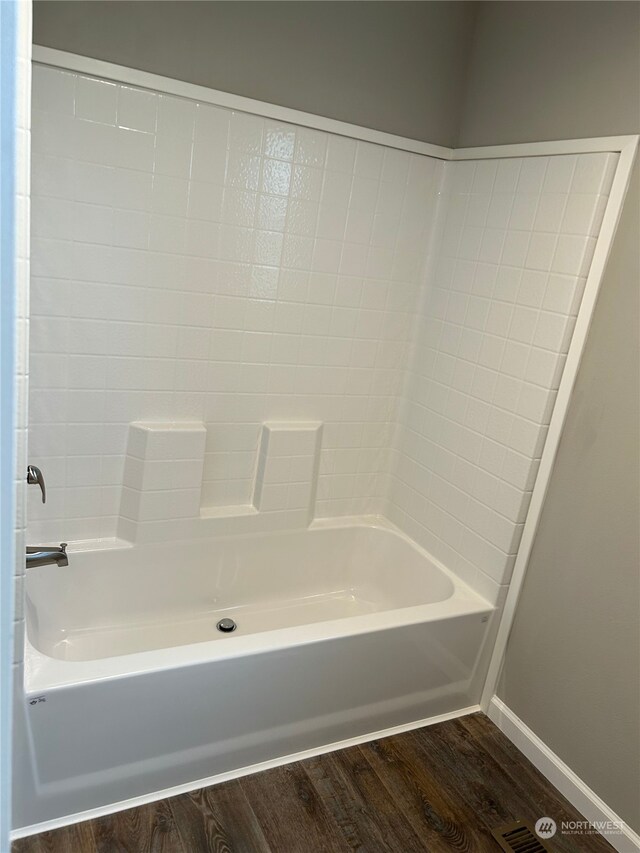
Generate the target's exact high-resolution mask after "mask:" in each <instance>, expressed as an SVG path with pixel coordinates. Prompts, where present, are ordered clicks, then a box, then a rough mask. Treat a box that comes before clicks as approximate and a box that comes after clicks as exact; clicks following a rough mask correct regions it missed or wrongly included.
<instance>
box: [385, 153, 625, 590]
mask: <svg viewBox="0 0 640 853" xmlns="http://www.w3.org/2000/svg"><path fill="white" fill-rule="evenodd" d="M616 162H617V155H613V154H582V155H578V156H554V157H532V158H528V159H508V160H486V161H476V162H471V161H470V162H459V163H449V164H447V166H446V168H445V173H446V175H445V185H444V192H445V205H444V207H445V210H444V213H443V222H442V228H443V234H442V241H441V245H440V251H439V256H438V258H437V261H436V263H435V266H434V268H433V269H432V271H431V274H430V277H429V282H428V287H427V289H426V292H425V300H424V304H423V306H422V309H421V312H420V315H419V319H418V323H417V328H416V332H415V341H414V351H413V354H412V357H411V362H410V369H409V375H408V380H407V384H406V386H405V390H404V398H403V402H402V406H401V410H400V417H399V425H398V430H397V433H396V436H395V442H394V451H393V465H392V472H393V473H392V483H391V488H390V492H389V507H388V510H387V511H388V514H389V516H390V517H391V519H392V520H393V521H395V522H396V523H397V524H399V525H400V526H401V527H403V528H404V529H405V530H406V531H407V532H408V533H409V534H410V535H411V536H413V538H415V539H416V540H417V541H418V542H420V543H421V544H423V545H424V546H425V547H427V548H428V549H429V550H430V551H431V552H432V553H433V554H434V555H435V556H436V557H438V558H439V559H441V560H442V561H443V562H444V563H445V564H446V565H448V566H449V567H450V568H452V569H453V570H454V571H456V572H458V573H459V574H461V575H462V576H463V577H464V578H465V579H467V580H468V581H470V582H471V583H472V584H473V585H474V586H475V587H476V588H480V589H483V590H486V591H487V592H488V593H489V594H492V595H493V596H495V595H496V585H499V584H503V583H505V582H507V581H508V579H509V577H510V573H511V569H512V567H513V563H514V560H515V555H516V552H517V548H518V544H519V541H520V536H521V532H522V527H523V522H524V520H525V516H526V512H527V508H528V505H529V499H530V497H531V490H532V488H533V484H534V481H535V476H536V473H537V468H538V463H539V460H540V456H541V453H542V448H543V446H544V441H545V438H546V433H547V427H548V424H549V420H550V416H551V411H552V408H553V404H554V400H555V396H556V391H557V388H558V385H559V382H560V377H561V374H562V369H563V366H564V361H565V357H566V353H567V350H568V347H569V343H570V339H571V334H572V331H573V325H574V322H575V317H576V314H577V312H578V308H579V304H580V299H581V296H582V291H583V288H584V284H585V276H586V275H587V272H588V269H589V264H590V261H591V255H592V253H593V249H594V246H595V240H596V237H597V234H598V231H599V228H600V223H601V220H602V216H603V213H604V207H605V203H606V198H607V193H608V191H609V188H610V185H611V180H612V177H613V172H614V170H615V165H616Z"/></svg>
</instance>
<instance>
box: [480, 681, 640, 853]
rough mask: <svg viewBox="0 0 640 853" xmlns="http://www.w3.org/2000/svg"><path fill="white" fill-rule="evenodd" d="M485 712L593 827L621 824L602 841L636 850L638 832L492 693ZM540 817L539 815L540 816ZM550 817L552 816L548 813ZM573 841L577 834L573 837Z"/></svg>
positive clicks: (621, 852) (623, 852)
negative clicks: (616, 830) (619, 828)
mask: <svg viewBox="0 0 640 853" xmlns="http://www.w3.org/2000/svg"><path fill="white" fill-rule="evenodd" d="M487 715H488V717H489V719H490V720H492V722H494V723H495V724H496V726H497V727H498V728H499V729H500V731H501V732H502V733H503V734H505V735H506V736H507V737H508V738H509V740H510V741H511V742H512V743H513V744H514V745H515V746H517V748H518V749H519V750H520V752H522V753H523V754H524V755H525V756H526V757H527V758H528V759H529V761H530V762H531V763H532V764H533V765H534V766H535V767H537V769H538V770H539V771H540V772H541V773H542V775H543V776H545V777H546V778H547V779H548V780H549V781H550V782H551V784H552V785H553V786H554V787H555V788H557V789H558V791H560V793H561V794H562V795H563V796H564V797H566V799H567V800H569V802H570V803H571V805H572V806H574V807H575V808H576V809H577V810H578V811H579V812H580V813H581V814H583V815H584V816H585V818H586V819H587V820H588V821H590V822H591V823H594V824H595V825H596V827H598V826H599V825H602V824H604V823H605V822H607V821H609V822H612V823H615V824H619V825H620V826H621V830H620V831H619V832H614V833H609V832H607V833H606V834H605V833H603V834H604V837H605V838H606V840H607V841H608V842H609V844H611V846H612V847H614V848H615V849H616V850H617V851H618V853H637V851H640V835H638V834H637V833H635V832H634V831H633V830H632V829H631V827H629V826H627V824H626V823H625V822H624V821H623V820H622V818H620V817H618V815H617V814H616V813H615V812H614V811H613V809H610V808H609V806H608V805H607V804H606V803H605V802H603V801H602V800H601V799H600V797H599V796H598V795H597V794H596V793H595V792H594V791H592V790H591V788H589V786H588V785H586V784H585V783H584V782H583V781H582V779H581V778H580V777H579V776H577V775H576V774H575V773H574V772H573V770H572V769H571V768H570V767H568V766H567V765H566V764H565V763H564V761H562V759H561V758H559V757H558V756H557V755H556V754H555V752H553V751H552V750H551V749H549V747H548V746H547V745H546V744H545V743H544V742H543V741H542V740H540V738H539V737H538V735H537V734H535V733H534V732H532V731H531V729H530V728H529V727H528V726H527V725H526V724H525V723H523V722H522V720H521V719H520V717H518V716H517V715H516V714H514V713H513V711H512V710H511V709H510V708H508V707H507V705H505V704H504V702H503V701H502V700H501V699H498V697H497V696H494V697H493V699H492V700H491V702H490V703H489V709H488V711H487ZM540 817H543V815H540ZM550 817H553V815H550ZM575 838H576V842H577V840H578V839H579V836H575Z"/></svg>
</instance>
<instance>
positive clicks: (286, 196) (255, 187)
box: [29, 66, 443, 541]
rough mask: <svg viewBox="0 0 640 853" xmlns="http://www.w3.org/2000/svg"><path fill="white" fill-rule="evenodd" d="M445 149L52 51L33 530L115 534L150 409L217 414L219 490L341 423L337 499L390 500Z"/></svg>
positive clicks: (36, 183)
mask: <svg viewBox="0 0 640 853" xmlns="http://www.w3.org/2000/svg"><path fill="white" fill-rule="evenodd" d="M442 167H443V164H442V163H441V162H440V161H437V160H433V159H430V158H427V157H422V156H419V155H412V154H409V153H406V152H401V151H397V150H393V149H390V148H384V147H381V146H377V145H372V144H368V143H364V142H356V141H354V140H352V139H347V138H344V137H340V136H336V135H331V134H326V133H322V132H319V131H312V130H307V129H303V128H299V127H294V126H291V125H284V124H278V123H275V122H272V121H269V120H265V119H262V118H258V117H255V116H251V115H247V114H243V113H236V112H232V111H229V110H225V109H221V108H217V107H214V106H211V105H209V104H202V103H196V102H194V101H189V100H186V99H181V98H175V97H169V96H166V95H159V94H156V93H154V92H150V91H143V90H140V89H134V88H131V87H128V86H123V85H116V84H113V83H110V82H107V81H104V80H97V79H93V78H89V77H84V76H80V75H76V74H71V73H66V72H64V71H61V70H58V69H52V68H46V67H39V66H36V67H35V68H34V81H33V223H32V231H33V269H32V305H31V312H32V335H31V352H32V362H31V364H32V375H31V414H30V436H29V444H30V459H31V461H32V462H33V463H34V464H38V465H40V466H41V467H42V468H43V470H44V472H45V475H46V477H47V484H48V487H49V498H48V502H47V504H46V505H45V506H42V505H41V504H40V503H39V500H38V496H37V495H35V493H33V492H32V493H31V494H30V501H29V524H30V536H31V537H32V539H34V540H52V541H60V539H70V540H75V539H93V538H99V537H113V536H114V535H115V534H116V530H117V515H118V512H119V507H120V499H121V486H122V480H123V465H124V458H125V450H126V443H127V430H128V424H129V423H130V422H131V421H141V420H142V421H164V422H166V421H172V420H179V421H197V422H202V423H204V424H205V425H206V428H207V444H206V454H205V464H204V476H203V482H202V495H201V504H202V507H203V508H205V509H207V508H215V507H223V506H228V505H237V506H243V505H244V506H246V505H248V504H250V503H251V499H252V497H251V496H252V486H253V478H254V472H255V468H256V462H257V451H258V441H259V436H260V432H261V428H262V424H263V423H264V422H267V421H271V420H273V421H288V420H291V421H303V422H317V421H320V422H323V424H324V426H323V439H322V451H321V458H320V468H319V481H318V487H317V503H316V513H317V514H318V515H322V516H331V515H341V514H352V513H370V512H378V511H380V510H381V509H382V504H383V496H384V494H385V492H386V487H387V483H388V463H389V448H390V438H391V433H392V430H393V424H394V420H395V413H396V410H397V400H398V394H399V393H400V391H401V388H402V380H403V375H404V368H405V365H406V355H407V346H408V339H409V333H410V329H411V322H412V318H413V315H414V313H415V307H416V304H417V296H418V284H419V282H420V280H421V278H422V272H423V265H424V260H425V248H426V244H427V237H428V234H429V232H430V226H431V221H432V218H433V213H434V208H435V200H436V197H437V190H438V188H439V182H440V178H441V175H442ZM196 485H197V487H198V488H199V487H200V484H199V483H198V484H196Z"/></svg>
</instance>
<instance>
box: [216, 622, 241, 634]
mask: <svg viewBox="0 0 640 853" xmlns="http://www.w3.org/2000/svg"><path fill="white" fill-rule="evenodd" d="M237 627H238V626H237V625H236V623H235V622H234V621H233V619H221V620H220V621H219V622H218V624H217V625H216V628H217V629H218V631H222V633H223V634H230V633H231V632H232V631H235V630H236V628H237Z"/></svg>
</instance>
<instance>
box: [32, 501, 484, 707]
mask: <svg viewBox="0 0 640 853" xmlns="http://www.w3.org/2000/svg"><path fill="white" fill-rule="evenodd" d="M339 528H376V529H383V530H385V531H387V532H390V533H392V534H393V535H395V536H396V537H398V538H400V539H402V540H404V542H405V544H407V545H408V546H409V547H411V548H413V549H414V550H415V551H417V552H418V553H419V554H420V556H421V557H422V558H423V559H425V560H427V561H428V562H430V563H431V565H432V566H433V567H434V568H435V569H436V570H437V571H439V572H441V573H442V574H443V575H444V576H445V577H446V578H448V579H449V581H450V582H451V584H452V586H453V592H452V594H451V595H450V596H449V597H448V598H446V599H443V600H441V601H438V602H431V603H427V604H418V605H415V606H413V607H401V608H394V609H390V610H382V611H378V612H375V613H369V614H364V615H360V616H349V617H343V618H340V619H332V620H325V621H322V622H314V623H310V624H307V625H297V626H288V627H285V628H278V629H274V630H270V631H263V632H257V633H253V634H247V635H242V634H232V635H229V636H228V637H226V638H217V637H216V638H215V639H213V640H210V641H207V642H198V643H188V644H185V645H181V646H169V647H167V648H161V649H150V650H146V651H141V652H132V653H130V654H125V655H114V656H112V657H106V658H93V659H89V660H81V661H67V660H63V659H61V658H54V657H50V656H49V655H47V654H45V653H44V652H41V651H40V650H39V649H38V648H36V647H35V646H34V645H33V643H32V642H31V640H30V638H29V631H28V619H25V621H24V642H25V662H24V663H25V665H24V690H25V694H26V696H27V697H29V696H33V695H37V694H39V693H42V692H43V691H50V690H56V689H60V688H65V687H72V686H79V685H86V684H95V683H98V682H104V681H110V680H113V679H119V678H127V677H132V676H135V675H141V674H143V673H149V672H162V671H167V670H172V669H177V668H181V667H184V666H192V665H198V664H204V663H209V662H214V661H221V660H231V659H233V658H238V657H244V656H246V655H255V654H266V653H268V652H271V651H276V650H281V649H284V648H292V647H298V646H304V645H309V644H312V643H320V642H326V641H328V640H333V639H339V638H345V637H351V636H357V635H361V634H368V633H374V632H378V631H385V630H391V629H393V628H400V627H406V626H409V625H415V624H419V623H423V622H435V621H441V620H445V619H452V618H455V617H458V616H464V615H473V614H477V615H479V616H480V615H482V616H485V615H486V616H487V618H490V617H491V616H492V614H494V613H495V612H496V611H497V609H498V608H497V606H496V605H493V604H491V603H490V602H489V601H487V600H486V599H485V598H483V597H482V596H481V595H480V594H479V593H478V592H476V591H475V590H473V589H472V588H471V587H470V586H469V585H468V584H466V583H465V582H464V581H463V580H461V579H460V578H459V577H458V576H457V575H456V574H454V573H453V572H452V571H451V570H450V569H448V568H447V567H446V566H445V565H444V564H443V563H441V562H440V561H439V560H437V559H436V558H435V557H433V556H432V555H431V554H430V553H429V552H428V551H427V550H426V549H425V548H422V547H421V546H420V545H419V544H418V543H417V542H414V540H413V539H411V538H410V537H409V536H407V535H406V534H405V533H404V532H403V531H402V530H400V529H399V528H398V527H396V525H394V524H393V523H392V522H390V521H388V520H387V519H386V518H383V517H378V516H376V517H371V518H366V519H365V517H358V518H337V519H335V520H334V519H320V520H318V521H315V522H313V523H312V524H311V525H310V526H309V528H307V529H308V530H309V532H313V531H315V530H331V529H339ZM279 532H280V533H285V532H293V531H279ZM259 535H264V533H262V534H258V533H256V534H246V535H242V536H241V537H237V535H236V536H231V535H229V536H228V537H224V538H243V539H244V538H247V537H248V536H251V537H253V536H259ZM276 535H277V534H276ZM216 538H218V537H216ZM220 538H222V537H220ZM92 545H93V547H83V543H76V544H75V547H73V546H72V547H71V548H70V549H69V550H70V553H72V554H73V553H76V554H82V553H90V552H95V551H97V550H103V549H100V548H96V547H95V544H94V543H92ZM133 547H135V546H133V545H132V544H131V543H123V545H122V547H113V546H111V548H110V549H109V550H113V551H115V552H117V551H120V550H127V551H128V550H130V549H131V548H133ZM143 547H144V546H143Z"/></svg>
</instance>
